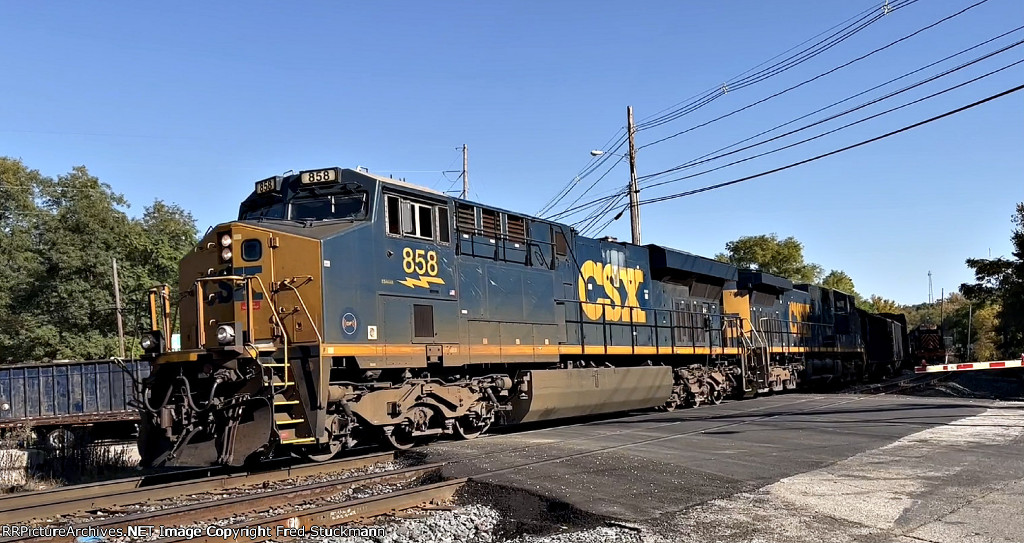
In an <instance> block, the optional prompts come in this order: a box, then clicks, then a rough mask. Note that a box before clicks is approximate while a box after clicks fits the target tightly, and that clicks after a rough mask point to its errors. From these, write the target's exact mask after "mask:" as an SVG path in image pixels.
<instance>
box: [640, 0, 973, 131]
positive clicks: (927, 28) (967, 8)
mask: <svg viewBox="0 0 1024 543" xmlns="http://www.w3.org/2000/svg"><path fill="white" fill-rule="evenodd" d="M912 1H916V0H912ZM988 1H989V0H979V1H978V2H975V3H974V4H971V5H970V6H967V7H965V8H963V9H961V10H960V11H958V12H956V13H953V14H951V15H947V16H945V17H943V18H942V19H939V20H938V21H935V22H933V23H931V24H929V25H927V26H925V27H922V28H919V29H917V30H915V31H914V32H912V33H910V34H907V35H905V36H903V37H901V38H899V39H897V40H894V41H892V42H889V43H888V44H886V45H883V46H881V47H879V48H876V49H874V50H872V51H870V52H868V53H865V54H863V55H861V56H859V57H856V58H854V59H852V60H849V61H847V62H845V63H843V64H840V65H838V66H835V67H833V68H831V69H829V70H826V71H824V72H822V73H820V74H818V75H816V76H814V77H812V78H810V79H805V80H804V81H801V82H800V83H797V84H796V85H793V86H791V87H788V88H786V89H783V90H781V91H778V92H776V93H774V94H771V95H769V96H767V97H765V98H762V99H760V100H757V101H755V102H753V103H750V104H747V105H745V106H743V107H741V108H738V109H734V110H732V111H730V112H729V113H726V114H723V115H719V116H718V117H715V118H713V119H710V120H708V121H705V122H703V123H700V124H697V125H695V126H691V127H690V128H687V129H686V130H681V131H679V132H676V133H674V134H670V135H668V136H665V137H662V138H659V139H656V140H654V141H652V142H650V143H647V144H644V145H642V146H641V147H640V148H641V149H643V148H645V147H650V146H652V145H657V144H659V143H662V142H665V141H667V140H670V139H672V138H675V137H678V136H681V135H683V134H686V133H689V132H692V131H694V130H697V129H698V128H703V127H705V126H708V125H710V124H712V123H715V122H718V121H720V120H722V119H726V118H728V117H731V116H733V115H735V114H737V113H740V112H742V111H746V110H748V109H750V108H752V107H754V106H757V105H760V104H763V103H765V102H767V101H769V100H772V99H774V98H777V97H779V96H782V95H783V94H786V93H788V92H790V91H793V90H796V89H798V88H800V87H803V86H804V85H807V84H809V83H812V82H814V81H817V80H818V79H821V78H822V77H825V76H828V75H830V74H833V73H835V72H837V71H839V70H842V69H843V68H846V67H848V66H851V65H853V64H855V63H857V62H860V61H861V60H864V59H866V58H868V57H870V56H872V55H874V54H876V53H879V52H881V51H884V50H886V49H888V48H890V47H893V46H895V45H897V44H899V43H902V42H904V41H906V40H908V39H910V38H913V37H914V36H916V35H918V34H920V33H922V32H924V31H926V30H929V29H931V28H934V27H936V26H938V25H940V24H942V23H944V22H946V21H949V20H951V19H953V18H955V17H958V16H960V15H962V14H964V13H966V12H968V11H970V10H971V9H974V8H976V7H978V6H980V5H982V4H984V3H986V2H988Z"/></svg>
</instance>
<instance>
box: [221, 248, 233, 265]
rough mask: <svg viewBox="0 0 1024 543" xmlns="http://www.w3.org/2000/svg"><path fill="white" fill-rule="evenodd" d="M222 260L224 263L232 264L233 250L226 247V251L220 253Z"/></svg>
mask: <svg viewBox="0 0 1024 543" xmlns="http://www.w3.org/2000/svg"><path fill="white" fill-rule="evenodd" d="M220 259H221V260H223V261H224V262H230V261H231V249H228V248H227V247H225V248H224V250H223V251H221V252H220Z"/></svg>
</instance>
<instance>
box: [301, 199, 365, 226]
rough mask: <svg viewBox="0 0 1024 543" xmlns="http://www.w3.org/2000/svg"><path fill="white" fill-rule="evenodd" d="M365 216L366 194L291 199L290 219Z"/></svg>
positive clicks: (307, 219) (317, 219)
mask: <svg viewBox="0 0 1024 543" xmlns="http://www.w3.org/2000/svg"><path fill="white" fill-rule="evenodd" d="M365 216H366V195H365V194H354V195H346V196H337V195H335V196H320V197H317V198H306V199H301V200H293V201H292V210H291V217H290V218H291V219H292V220H296V221H323V220H329V219H353V220H355V219H362V218H364V217H365Z"/></svg>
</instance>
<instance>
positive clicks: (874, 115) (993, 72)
mask: <svg viewBox="0 0 1024 543" xmlns="http://www.w3.org/2000/svg"><path fill="white" fill-rule="evenodd" d="M1019 43H1024V40H1022V41H1021V42H1019ZM1019 43H1018V44H1019ZM1018 44H1015V45H1014V46H1016V45H1018ZM1021 63H1024V59H1020V60H1017V61H1015V62H1012V63H1010V64H1007V65H1005V66H1002V67H1000V68H997V69H995V70H992V71H990V72H987V73H985V74H982V75H980V76H977V77H975V78H973V79H969V80H967V81H964V82H961V83H958V84H956V85H953V86H951V87H947V88H945V89H942V90H940V91H937V92H934V93H932V94H929V95H927V96H924V97H921V98H918V99H916V100H912V101H910V102H906V103H904V104H901V105H899V106H896V107H893V108H890V109H887V110H885V111H881V112H879V113H875V114H873V115H869V116H867V117H864V118H861V119H858V120H856V121H853V122H850V123H847V124H845V125H842V126H839V127H837V128H834V129H832V130H829V131H826V132H823V133H821V134H817V135H815V136H812V137H809V138H805V139H803V140H800V141H797V142H794V143H791V144H788V145H784V146H782V147H778V148H775V149H772V150H769V151H765V152H763V153H759V154H756V155H752V156H749V157H746V158H742V159H739V160H735V161H733V162H729V163H727V164H723V165H720V166H716V167H714V168H709V169H707V170H702V171H700V172H697V173H694V174H690V175H686V176H682V177H677V178H674V179H670V180H667V181H661V182H659V183H654V184H651V185H649V186H648V187H647V188H653V187H658V186H661V185H666V184H669V183H675V182H678V181H683V180H687V179H692V178H694V177H699V176H702V175H706V174H709V173H712V172H715V171H718V170H721V169H724V168H728V167H730V166H734V165H736V164H740V163H743V162H747V161H750V160H754V159H757V158H761V157H764V156H767V155H770V154H773V153H776V152H779V151H782V150H785V149H789V148H792V147H795V146H798V145H802V144H804V143H807V142H810V141H813V140H816V139H819V138H822V137H824V136H827V135H830V134H833V133H836V132H839V131H841V130H844V129H847V128H849V127H851V126H854V125H857V124H860V123H863V122H866V121H869V120H871V119H875V118H878V117H881V116H883V115H887V114H889V113H892V112H894V111H897V110H900V109H903V108H905V107H909V106H911V105H914V104H917V103H920V102H923V101H925V100H929V99H932V98H935V97H936V96H940V95H942V94H945V93H947V92H951V91H953V90H956V89H958V88H961V87H964V86H967V85H970V84H972V83H976V82H977V81H980V80H982V79H984V78H986V77H989V76H992V75H995V74H997V73H999V72H1002V71H1004V70H1007V69H1009V68H1012V67H1013V66H1016V65H1019V64H1021ZM779 137H782V136H779ZM698 191H699V190H698ZM651 201H660V200H657V199H650V200H645V201H643V203H649V202H651ZM620 215H621V213H620ZM616 218H618V217H616Z"/></svg>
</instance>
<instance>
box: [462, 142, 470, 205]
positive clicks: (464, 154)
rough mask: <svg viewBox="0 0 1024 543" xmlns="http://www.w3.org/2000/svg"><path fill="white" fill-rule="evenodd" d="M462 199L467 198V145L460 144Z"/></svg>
mask: <svg viewBox="0 0 1024 543" xmlns="http://www.w3.org/2000/svg"><path fill="white" fill-rule="evenodd" d="M460 198H462V199H463V200H465V199H466V198H469V147H466V144H465V143H463V144H462V196H460Z"/></svg>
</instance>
